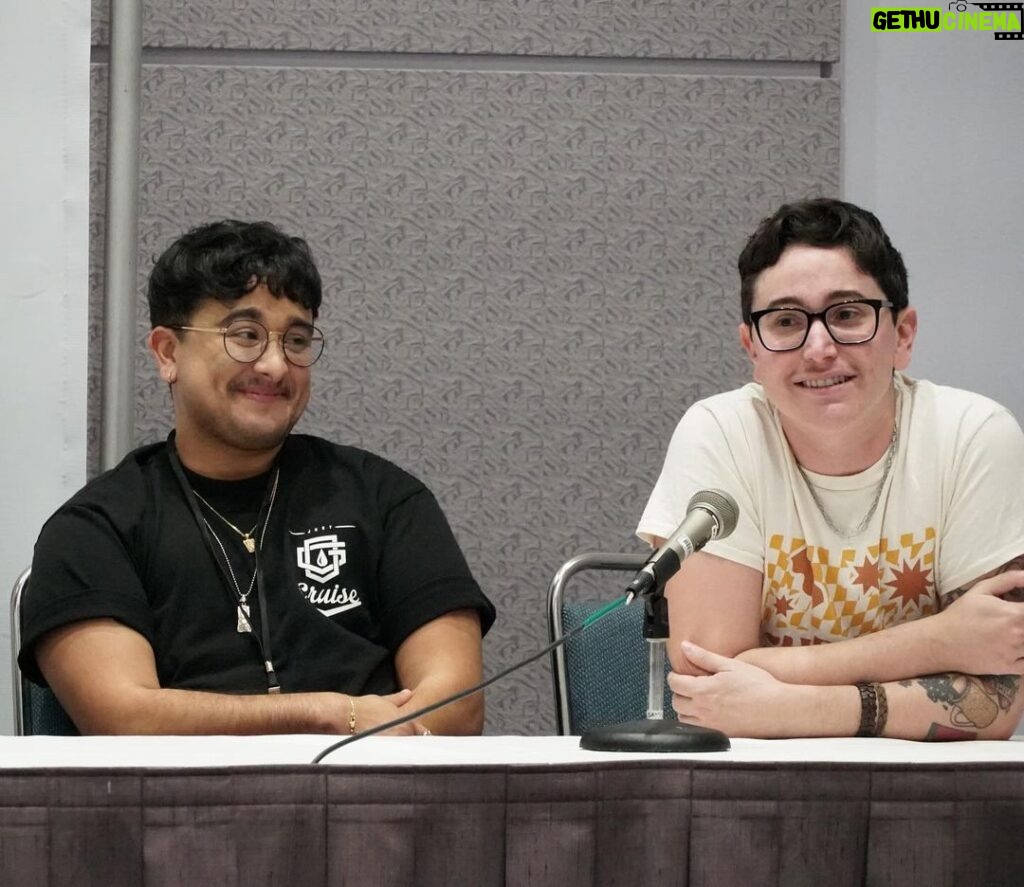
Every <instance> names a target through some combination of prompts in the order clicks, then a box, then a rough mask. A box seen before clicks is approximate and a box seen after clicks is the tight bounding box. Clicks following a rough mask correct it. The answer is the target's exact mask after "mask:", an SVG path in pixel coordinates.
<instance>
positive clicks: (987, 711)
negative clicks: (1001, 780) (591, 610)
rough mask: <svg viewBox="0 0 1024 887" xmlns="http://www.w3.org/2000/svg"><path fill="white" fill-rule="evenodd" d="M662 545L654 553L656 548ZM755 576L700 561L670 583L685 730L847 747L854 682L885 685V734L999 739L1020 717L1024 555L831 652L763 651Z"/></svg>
mask: <svg viewBox="0 0 1024 887" xmlns="http://www.w3.org/2000/svg"><path fill="white" fill-rule="evenodd" d="M656 543H657V544H660V542H659V541H658V540H656ZM761 586H762V574H761V573H759V572H757V571H756V570H753V569H751V568H749V567H745V566H742V565H740V564H735V563H732V562H730V561H726V560H724V559H722V558H718V557H715V556H714V555H710V554H705V553H700V554H697V555H694V556H693V557H691V558H689V559H688V560H687V561H686V562H685V563H684V564H683V569H682V570H680V572H679V573H678V574H677V575H676V576H675V577H674V578H673V579H672V581H670V582H669V583H668V586H667V587H666V595H667V597H668V601H669V613H670V621H671V624H672V638H671V640H670V643H669V657H670V659H671V661H672V667H673V671H674V672H675V673H674V674H672V675H670V677H669V685H670V687H671V689H672V691H673V707H674V708H675V710H676V713H677V714H678V716H679V718H680V720H682V721H686V722H689V723H696V724H703V725H705V726H709V727H714V728H716V729H719V730H722V731H724V732H725V733H727V734H729V735H732V736H750V737H786V736H790V737H792V736H853V735H855V734H856V732H857V728H858V726H859V724H860V715H861V703H860V693H859V691H858V689H857V687H856V686H854V685H855V684H856V683H857V682H861V681H873V682H877V683H880V684H882V685H883V687H884V689H885V692H886V696H887V699H888V709H889V714H888V722H887V726H886V728H885V730H884V732H883V735H885V736H890V737H895V738H901V739H919V740H920V739H1005V738H1006V737H1008V736H1010V735H1011V734H1012V733H1013V732H1014V730H1015V729H1016V727H1017V724H1018V722H1019V720H1020V718H1021V715H1022V713H1024V693H1021V692H1020V682H1021V673H1022V672H1024V606H1022V605H1021V604H1019V603H1015V602H1014V601H1013V600H1012V599H1003V598H1002V597H1001V596H1002V595H1007V596H1008V597H1009V598H1012V597H1013V593H1014V592H1015V591H1016V590H1018V589H1024V554H1022V555H1020V556H1018V557H1016V558H1014V559H1012V560H1011V561H1009V562H1008V563H1006V564H1004V565H1003V566H1002V567H1000V568H999V569H998V570H995V571H993V572H992V573H990V574H988V575H987V576H984V577H980V578H979V579H977V580H975V581H974V582H972V583H968V584H967V585H966V586H964V587H963V588H959V589H956V590H955V591H952V592H948V593H945V594H943V595H942V596H941V603H942V610H941V611H940V612H939V613H937V614H935V615H934V616H929V617H926V618H923V619H918V620H916V621H913V622H907V623H904V624H902V625H898V626H893V627H892V628H887V629H885V630H884V631H879V632H875V633H873V634H868V635H862V636H860V637H857V638H850V639H848V640H844V641H840V642H837V643H833V644H820V645H815V646H807V647H775V648H762V647H759V639H760V620H761Z"/></svg>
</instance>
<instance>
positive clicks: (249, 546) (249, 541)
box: [192, 477, 277, 554]
mask: <svg viewBox="0 0 1024 887" xmlns="http://www.w3.org/2000/svg"><path fill="white" fill-rule="evenodd" d="M274 484H275V485H276V484H277V478H276V477H275V478H274ZM192 492H193V493H194V494H195V497H196V498H197V499H198V500H199V501H200V502H202V503H203V505H205V506H206V507H207V508H209V509H210V511H212V512H213V513H214V514H215V515H217V517H219V518H220V519H221V520H222V521H224V523H226V524H227V525H228V526H229V527H231V529H232V530H234V531H235V532H236V533H238V535H239V536H241V537H242V544H243V545H244V546H245V550H246V551H248V552H249V554H255V553H256V540H255V539H254V538H253V535H252V534H253V533H255V532H256V530H258V529H259V526H260V522H259V521H258V520H257V521H256V523H254V524H253V525H252V529H251V530H249V532H248V533H246V532H245V531H244V530H241V529H239V528H238V527H236V526H235V525H234V524H233V523H231V521H229V520H228V519H227V518H226V517H224V515H223V514H221V513H220V512H219V511H217V509H216V508H214V507H213V506H212V505H211V504H210V503H209V502H207V501H206V500H205V499H204V498H203V497H202V496H200V495H199V494H198V493H196V491H195V490H194V489H193V490H192ZM203 523H205V524H206V526H207V527H210V522H209V521H208V520H206V518H205V517H204V518H203ZM210 532H211V533H213V528H212V527H210ZM213 538H214V539H217V541H218V542H220V539H219V538H217V534H216V533H213ZM223 547H224V546H223V545H222V546H221V548H223Z"/></svg>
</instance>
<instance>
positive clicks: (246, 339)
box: [170, 320, 324, 367]
mask: <svg viewBox="0 0 1024 887" xmlns="http://www.w3.org/2000/svg"><path fill="white" fill-rule="evenodd" d="M170 329H172V330H188V331H189V332H192V333H220V335H221V336H223V337H224V350H225V351H226V352H227V353H228V357H230V358H231V359H232V360H237V361H238V362H239V363H255V362H256V361H257V360H259V359H260V358H261V357H262V356H263V352H264V351H266V350H267V345H268V344H269V342H270V340H271V339H272V338H274V337H277V338H278V339H279V340H280V341H281V350H282V352H283V353H284V359H285V360H287V361H288V363H290V364H293V365H294V366H297V367H308V366H312V365H313V364H314V363H316V362H317V360H318V359H319V358H320V355H321V354H323V353H324V334H323V333H322V332H320V330H318V329H317V328H316V327H315V326H313V325H312V324H305V323H296V324H292V325H291V326H290V327H288V329H286V330H285V331H284V332H283V333H272V332H270V330H268V329H267V328H266V327H265V326H264V325H263V324H262V323H260V322H259V321H258V320H233V321H232V322H231V323H229V324H228V325H227V326H184V325H181V324H179V325H175V326H172V327H170Z"/></svg>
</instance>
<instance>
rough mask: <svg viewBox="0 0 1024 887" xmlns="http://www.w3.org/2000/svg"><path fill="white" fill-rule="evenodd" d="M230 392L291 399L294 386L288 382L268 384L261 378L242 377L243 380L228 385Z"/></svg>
mask: <svg viewBox="0 0 1024 887" xmlns="http://www.w3.org/2000/svg"><path fill="white" fill-rule="evenodd" d="M228 390H229V391H255V392H257V393H258V394H264V395H276V396H278V397H291V395H292V386H291V385H289V384H288V383H287V382H286V381H283V380H282V381H281V382H277V383H274V382H268V381H267V380H266V379H264V378H261V377H259V376H255V375H251V376H242V377H241V378H238V379H234V380H233V381H232V382H231V383H230V384H229V385H228Z"/></svg>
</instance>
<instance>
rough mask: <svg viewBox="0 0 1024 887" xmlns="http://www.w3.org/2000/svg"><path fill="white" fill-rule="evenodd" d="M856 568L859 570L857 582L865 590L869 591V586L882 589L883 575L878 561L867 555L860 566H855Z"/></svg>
mask: <svg viewBox="0 0 1024 887" xmlns="http://www.w3.org/2000/svg"><path fill="white" fill-rule="evenodd" d="M854 570H856V572H857V579H856V582H857V584H858V585H859V586H860V587H861V588H863V589H864V591H867V590H868V589H869V588H874V589H876V590H879V591H880V590H881V585H880V584H879V582H880V579H881V575H880V571H879V569H878V561H872V560H871V558H869V557H867V556H865V557H864V563H862V564H861V565H860V566H859V567H858V566H854Z"/></svg>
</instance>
